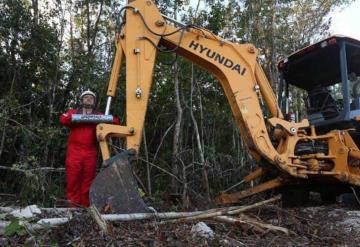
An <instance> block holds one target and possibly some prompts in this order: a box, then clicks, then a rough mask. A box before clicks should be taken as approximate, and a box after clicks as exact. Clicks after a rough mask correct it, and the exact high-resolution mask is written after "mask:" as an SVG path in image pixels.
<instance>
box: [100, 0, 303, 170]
mask: <svg viewBox="0 0 360 247" xmlns="http://www.w3.org/2000/svg"><path fill="white" fill-rule="evenodd" d="M125 8H126V23H125V24H124V25H123V28H122V30H121V32H120V33H119V34H118V35H117V36H116V48H117V51H116V55H115V61H114V64H113V68H112V73H111V79H110V82H109V87H108V91H107V94H108V97H109V99H108V102H109V101H111V100H110V99H111V98H112V97H115V94H116V88H117V83H118V81H119V72H120V68H121V64H122V60H125V62H126V125H125V126H115V125H110V124H99V125H98V127H97V135H98V139H99V141H100V147H101V151H102V155H103V159H104V160H107V159H108V158H109V157H110V152H109V147H108V139H107V138H108V137H109V136H119V137H124V138H126V146H127V149H134V150H136V151H137V152H138V150H139V147H140V142H141V136H142V129H143V126H144V120H145V114H146V111H147V104H148V99H149V95H150V89H151V85H152V77H153V68H154V65H155V59H156V55H157V52H158V51H159V50H160V51H161V50H164V49H166V51H172V52H174V53H177V54H178V55H180V56H182V57H185V58H186V59H188V60H189V61H191V62H193V63H195V64H197V65H199V66H200V67H202V68H203V69H205V70H207V71H208V72H209V73H210V74H212V75H214V76H215V77H216V78H217V79H218V81H219V82H220V84H221V86H222V88H223V89H224V92H225V95H226V97H227V99H228V102H229V104H230V107H231V110H232V113H233V116H234V118H235V120H236V122H237V124H238V126H239V128H240V132H241V136H242V137H243V139H244V140H245V143H246V145H247V147H248V148H249V150H250V152H251V154H252V155H253V157H254V158H255V159H257V160H260V159H262V158H265V159H266V160H267V161H269V162H270V163H273V164H278V165H279V166H282V164H283V162H286V158H287V157H286V154H280V153H279V152H278V151H277V150H276V149H275V148H274V146H273V145H272V143H271V140H270V137H269V133H268V130H267V127H266V124H265V120H264V114H263V111H262V109H261V105H260V102H261V100H263V101H264V102H265V104H266V106H267V108H268V109H269V111H270V114H271V116H272V118H271V123H272V124H273V125H277V124H280V125H281V126H283V127H284V129H288V132H289V135H290V134H294V133H295V132H294V130H292V131H293V132H294V133H292V132H291V128H295V129H299V128H302V127H308V123H307V121H304V122H303V123H300V124H299V123H297V124H296V123H289V122H287V121H285V120H283V115H282V113H281V111H280V110H279V108H278V105H277V100H276V97H275V95H274V93H273V91H272V88H271V86H270V84H269V82H268V80H267V78H266V76H265V74H264V72H263V70H262V68H261V66H260V64H259V63H258V61H257V56H258V50H257V49H256V48H255V47H254V46H253V45H252V44H235V43H231V42H229V41H226V40H223V39H222V38H221V37H219V36H216V35H214V34H213V33H211V32H209V31H207V30H205V29H202V28H198V27H195V26H191V25H184V24H181V23H178V22H175V21H173V20H171V19H170V18H164V17H163V16H162V15H161V14H160V13H159V11H158V9H157V7H156V5H155V4H154V3H153V2H152V1H144V0H137V1H133V2H132V3H131V4H129V5H128V6H126V7H125ZM107 109H109V105H108V106H107ZM106 111H108V110H106Z"/></svg>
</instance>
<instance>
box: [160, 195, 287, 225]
mask: <svg viewBox="0 0 360 247" xmlns="http://www.w3.org/2000/svg"><path fill="white" fill-rule="evenodd" d="M280 199H281V195H278V196H275V197H273V198H271V199H268V200H264V201H261V202H257V203H254V204H251V205H248V206H241V207H240V208H238V209H231V210H229V209H226V208H225V209H222V210H218V211H215V212H211V213H208V212H206V213H202V214H199V215H196V216H189V217H183V218H179V219H175V220H168V221H162V222H160V223H159V224H169V223H170V224H173V223H184V222H190V221H194V220H204V219H208V218H213V217H216V216H221V215H226V214H228V215H234V214H239V213H241V212H244V211H247V210H249V209H253V208H257V207H260V206H262V205H265V204H267V203H271V202H275V201H277V200H280Z"/></svg>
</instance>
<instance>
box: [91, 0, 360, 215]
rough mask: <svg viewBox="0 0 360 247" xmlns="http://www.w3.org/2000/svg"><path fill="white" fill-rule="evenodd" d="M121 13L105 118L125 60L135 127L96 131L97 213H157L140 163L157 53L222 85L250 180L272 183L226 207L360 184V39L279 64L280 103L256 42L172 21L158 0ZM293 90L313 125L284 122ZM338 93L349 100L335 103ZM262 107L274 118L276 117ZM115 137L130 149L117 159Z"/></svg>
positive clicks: (143, 0)
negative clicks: (141, 180)
mask: <svg viewBox="0 0 360 247" xmlns="http://www.w3.org/2000/svg"><path fill="white" fill-rule="evenodd" d="M122 12H124V18H123V20H124V21H123V23H122V24H121V25H120V27H119V30H118V32H117V34H116V40H115V44H116V54H115V59H114V63H113V67H112V72H111V78H110V82H109V85H108V90H107V95H108V99H107V104H106V110H105V114H106V115H110V105H111V101H112V99H113V98H114V97H115V96H116V91H117V88H118V81H119V76H120V70H121V65H122V62H123V61H125V63H126V80H125V83H126V85H125V88H126V89H125V90H126V93H125V95H126V124H123V125H121V126H120V125H113V124H107V123H100V124H98V125H97V132H96V135H97V138H98V141H99V144H100V148H101V153H102V157H103V160H104V167H105V168H104V169H103V170H102V171H101V172H100V173H99V174H98V176H97V177H96V179H95V180H94V182H93V184H92V186H91V189H90V200H91V203H92V204H94V205H95V206H96V207H97V208H98V209H100V210H102V211H107V212H121V213H131V212H148V211H149V209H148V207H147V206H146V205H145V203H144V202H143V200H142V199H141V197H140V196H139V194H138V187H137V183H136V181H135V180H134V178H133V174H132V169H131V163H132V160H136V158H137V156H138V154H139V148H140V143H141V137H142V130H143V127H144V120H145V114H146V111H147V107H148V99H149V95H150V89H151V85H152V77H153V69H154V64H155V59H156V56H157V53H158V52H164V51H166V52H174V53H176V54H177V55H178V56H182V57H184V58H186V59H188V60H189V61H190V62H193V63H195V64H197V65H198V66H200V67H201V68H203V69H205V70H206V71H208V72H209V73H210V74H212V75H214V76H215V77H216V78H217V80H218V81H219V82H220V84H221V86H222V88H223V90H224V92H225V95H226V97H227V99H228V102H229V104H230V107H231V110H232V114H233V116H234V119H235V121H236V123H237V125H238V127H239V130H240V134H241V138H242V139H243V140H244V143H245V144H246V147H247V149H248V151H249V152H250V154H251V156H252V157H253V158H254V159H255V160H256V161H258V164H259V167H258V168H257V169H256V170H254V171H253V172H252V173H251V174H249V175H248V176H246V177H245V178H243V179H242V180H241V182H250V181H253V180H255V179H258V178H261V177H262V178H268V180H267V181H266V180H264V179H262V180H263V182H262V183H259V184H258V185H256V186H254V187H252V188H250V189H247V190H244V191H240V192H233V193H221V194H220V195H219V196H218V197H217V198H216V202H217V203H219V204H233V203H237V202H239V200H240V199H242V198H244V197H247V196H250V195H254V194H257V193H260V192H264V191H268V190H271V189H275V188H281V187H285V185H286V186H287V185H288V186H294V185H299V186H297V187H296V188H297V189H296V190H295V192H292V193H291V194H297V193H299V194H300V193H303V192H301V191H304V188H307V189H313V190H317V189H319V190H320V188H325V189H322V191H320V192H321V193H323V194H324V195H326V192H329V191H330V192H331V193H332V194H331V193H330V196H329V193H328V194H327V196H328V198H329V197H332V196H334V195H336V193H337V189H340V188H348V187H349V186H355V187H356V186H359V185H360V162H359V161H360V151H359V148H358V146H359V144H360V139H358V136H359V132H358V123H359V121H360V104H359V102H360V98H359V94H356V92H355V93H353V95H355V96H354V97H355V98H354V99H351V96H350V90H349V87H350V84H351V83H350V80H349V74H351V73H352V76H353V77H355V78H357V75H359V74H360V66H359V61H360V59H355V57H356V55H357V58H359V51H360V42H359V41H356V40H353V39H350V38H346V37H340V36H333V37H330V38H328V39H325V40H323V41H321V42H318V43H316V44H314V45H312V46H309V47H306V48H304V49H302V50H300V51H297V52H295V53H294V54H292V55H290V56H289V57H288V58H286V59H284V60H282V61H280V63H279V65H278V68H279V72H280V75H281V76H280V77H281V83H280V91H279V93H278V95H279V99H277V98H276V96H275V93H274V92H273V89H272V87H271V85H270V84H269V81H268V80H267V78H266V76H265V74H264V71H263V69H262V68H261V66H260V64H259V62H258V50H257V49H256V48H255V47H254V46H253V45H252V44H236V43H232V42H229V41H227V40H224V39H223V38H221V37H219V36H217V35H215V34H213V33H211V32H210V31H208V30H206V29H204V28H201V27H198V26H195V25H191V24H190V25H189V24H183V23H181V22H178V21H176V20H174V19H172V18H169V17H167V16H164V15H162V14H161V13H160V12H159V10H158V8H157V6H156V5H155V3H154V2H153V1H151V0H135V1H129V3H128V5H126V6H125V7H124V8H123V9H122ZM355 84H356V82H354V88H356V86H355ZM292 87H298V88H301V89H302V90H304V92H305V93H306V94H307V95H308V97H307V99H305V101H306V102H308V103H307V115H308V119H302V120H299V119H292V120H287V119H286V118H284V115H283V113H282V110H285V112H286V111H287V112H286V113H289V111H290V110H289V100H291V98H293V96H291V90H292ZM299 90H300V89H299ZM332 90H333V91H334V92H332ZM355 91H356V90H355ZM305 93H304V94H305ZM337 95H342V99H340V98H339V99H336V98H334V97H335V96H337ZM262 102H264V105H265V107H266V108H267V110H268V112H269V114H270V116H269V117H267V118H264V110H263V105H262ZM278 103H279V104H278ZM279 105H280V106H281V108H283V109H280V107H279ZM294 120H295V121H294ZM111 138H122V139H124V140H125V142H126V151H123V152H121V153H120V154H116V155H114V154H112V152H111V148H110V147H109V143H110V140H111ZM330 188H336V189H330ZM324 198H326V196H324Z"/></svg>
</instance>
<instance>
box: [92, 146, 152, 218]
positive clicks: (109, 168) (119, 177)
mask: <svg viewBox="0 0 360 247" xmlns="http://www.w3.org/2000/svg"><path fill="white" fill-rule="evenodd" d="M133 157H134V154H133V153H132V152H131V151H124V152H122V153H120V154H118V155H116V156H114V157H112V158H110V159H108V160H107V161H106V162H105V165H104V167H105V168H104V169H103V170H102V171H101V172H100V173H99V174H98V175H97V176H96V178H95V180H94V181H93V183H92V185H91V187H90V203H91V205H95V207H96V208H97V209H98V210H99V211H100V212H102V213H146V212H151V211H150V210H149V209H148V207H147V206H146V204H145V203H144V201H143V200H142V198H141V197H140V195H139V192H138V185H137V182H136V180H135V178H134V175H133V171H132V166H131V161H132V160H133Z"/></svg>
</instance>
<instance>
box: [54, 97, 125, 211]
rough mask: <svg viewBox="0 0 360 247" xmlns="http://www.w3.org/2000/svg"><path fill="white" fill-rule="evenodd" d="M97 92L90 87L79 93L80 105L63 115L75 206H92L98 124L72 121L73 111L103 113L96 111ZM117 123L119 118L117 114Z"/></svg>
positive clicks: (70, 192)
mask: <svg viewBox="0 0 360 247" xmlns="http://www.w3.org/2000/svg"><path fill="white" fill-rule="evenodd" d="M95 100H96V95H95V93H93V92H92V91H90V90H87V91H85V92H83V93H82V94H81V96H80V102H81V108H80V109H69V110H68V111H67V112H66V113H64V114H62V115H61V117H60V122H61V124H62V125H64V126H66V127H69V128H70V135H69V138H68V145H67V153H66V161H65V164H66V196H67V199H68V201H69V202H70V203H71V205H72V206H84V207H88V206H89V189H90V186H91V183H92V181H93V180H94V178H95V175H96V163H97V140H96V124H94V123H72V121H71V117H72V114H100V115H102V113H99V112H95V111H94V107H95ZM113 123H114V124H119V119H118V118H116V117H114V121H113Z"/></svg>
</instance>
